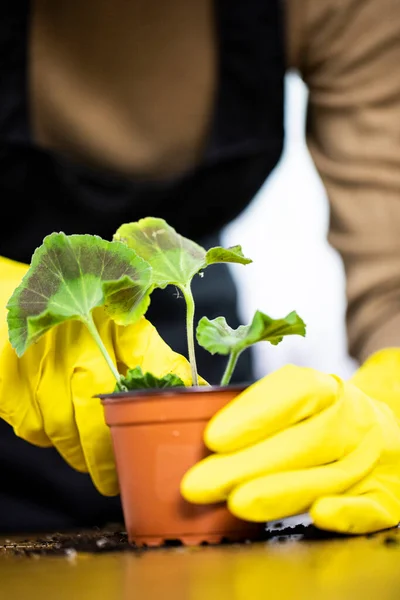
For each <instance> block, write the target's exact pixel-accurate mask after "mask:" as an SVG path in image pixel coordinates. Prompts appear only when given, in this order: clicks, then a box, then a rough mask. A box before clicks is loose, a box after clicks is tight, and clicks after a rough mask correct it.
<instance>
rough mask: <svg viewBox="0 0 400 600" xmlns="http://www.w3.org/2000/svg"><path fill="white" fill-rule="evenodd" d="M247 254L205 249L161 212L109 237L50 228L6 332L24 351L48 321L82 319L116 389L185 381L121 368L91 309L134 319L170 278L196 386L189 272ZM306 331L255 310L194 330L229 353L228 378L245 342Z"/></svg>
mask: <svg viewBox="0 0 400 600" xmlns="http://www.w3.org/2000/svg"><path fill="white" fill-rule="evenodd" d="M251 262H252V260H251V259H250V258H246V257H245V256H244V254H243V252H242V248H241V246H233V247H231V248H222V247H215V248H210V249H209V250H205V249H204V248H203V247H202V246H200V245H199V244H196V243H195V242H193V241H192V240H189V239H188V238H185V237H183V236H181V235H180V234H178V233H177V232H176V231H175V229H173V227H171V226H170V225H168V223H167V222H166V221H165V220H164V219H159V218H155V217H147V218H145V219H141V220H139V221H137V222H135V223H126V224H124V225H122V226H121V227H120V228H119V229H118V231H117V232H116V233H115V235H114V239H113V241H111V242H109V241H106V240H103V239H102V238H100V237H99V236H95V235H65V234H64V233H62V232H61V233H52V234H51V235H49V236H47V237H46V238H45V239H44V241H43V244H42V245H41V246H40V247H39V248H37V249H36V251H35V252H34V254H33V257H32V261H31V265H30V268H29V270H28V272H27V273H26V275H25V276H24V278H23V279H22V281H21V283H20V285H19V286H18V287H17V288H16V289H15V291H14V293H13V295H12V296H11V298H10V300H9V302H8V304H7V308H8V317H7V320H8V330H9V339H10V342H11V345H12V346H13V348H14V349H15V350H16V352H17V354H18V356H21V355H22V354H23V353H24V352H25V351H26V349H27V348H28V347H29V346H30V345H31V344H32V343H34V342H35V341H36V340H38V339H39V338H40V337H41V336H42V335H43V334H44V333H45V332H46V331H48V330H49V329H51V328H52V327H54V326H56V325H59V324H60V323H63V322H64V321H68V320H71V319H75V320H79V321H81V322H82V323H84V324H85V325H86V327H87V328H88V330H89V332H90V333H91V335H92V336H93V338H94V340H95V342H96V343H97V345H98V347H99V350H100V351H101V352H102V354H103V355H104V358H105V359H106V361H107V364H108V366H109V368H110V369H111V371H112V373H113V374H114V376H115V379H116V382H117V383H116V388H115V389H116V391H123V390H128V389H129V390H132V389H142V388H163V387H176V386H183V385H184V383H183V381H182V380H181V379H180V378H179V377H178V376H177V375H175V374H173V373H169V374H167V375H166V376H164V377H162V378H160V379H159V378H157V377H155V376H154V375H153V374H151V373H143V372H142V370H141V368H140V367H134V368H132V369H130V370H129V371H128V372H127V373H126V375H121V374H119V373H118V370H117V367H116V366H115V365H114V363H113V361H112V359H111V357H110V356H109V354H108V352H107V349H106V347H105V345H104V343H103V341H102V339H101V337H100V335H99V332H98V331H97V329H96V326H95V323H94V320H93V316H92V311H93V310H94V309H95V308H98V307H103V308H104V310H105V311H106V312H107V314H108V315H109V317H110V318H111V319H113V320H114V321H115V322H116V323H117V324H119V325H131V324H133V323H135V322H136V321H137V320H138V319H139V318H140V317H141V316H143V315H144V314H145V312H146V310H147V308H148V306H149V303H150V295H151V293H152V291H153V290H154V289H155V288H165V287H166V286H168V285H173V286H175V287H177V288H178V289H179V290H181V292H182V294H183V297H184V299H185V301H186V331H187V344H188V355H189V361H190V365H191V372H192V385H193V386H197V385H199V376H198V373H197V365H196V357H195V344H194V338H195V329H194V314H195V302H194V298H193V294H192V290H191V284H192V280H193V278H194V276H195V275H197V274H202V273H203V271H204V269H206V268H207V267H209V266H210V265H213V264H216V263H237V264H243V265H247V264H249V263H251ZM305 332H306V327H305V324H304V322H303V320H302V319H301V318H300V317H299V316H298V315H297V313H296V312H292V313H290V314H289V315H287V316H286V317H285V318H283V319H272V318H271V317H269V316H268V315H265V314H264V313H262V312H260V311H256V313H255V315H254V317H253V320H252V322H251V323H250V324H249V325H241V326H239V327H238V328H237V329H236V330H234V329H232V328H231V327H230V326H229V325H228V324H227V322H226V320H225V318H224V317H217V318H216V319H213V320H210V319H208V318H207V317H203V318H201V319H200V321H199V323H198V326H197V330H196V337H197V341H198V343H199V344H200V345H201V346H202V347H203V348H205V349H206V350H207V351H209V352H210V353H211V354H216V353H218V354H222V355H227V356H228V363H227V367H226V369H225V373H224V375H223V377H222V380H221V385H227V384H228V383H229V382H230V380H231V377H232V374H233V371H234V368H235V366H236V363H237V360H238V358H239V356H240V354H241V353H242V352H243V351H244V350H246V349H247V348H249V347H250V346H252V345H253V344H256V343H258V342H260V341H268V342H270V343H271V344H274V345H276V344H278V343H280V342H281V341H282V339H283V338H284V337H285V336H287V335H301V336H304V335H305ZM205 375H207V374H205ZM201 383H205V382H204V380H201Z"/></svg>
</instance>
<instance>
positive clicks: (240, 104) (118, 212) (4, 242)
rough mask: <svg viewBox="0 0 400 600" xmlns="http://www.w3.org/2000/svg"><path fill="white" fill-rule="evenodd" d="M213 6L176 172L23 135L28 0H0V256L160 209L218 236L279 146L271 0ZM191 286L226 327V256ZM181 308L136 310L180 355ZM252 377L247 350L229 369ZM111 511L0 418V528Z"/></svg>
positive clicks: (212, 367) (229, 303) (276, 41)
mask: <svg viewBox="0 0 400 600" xmlns="http://www.w3.org/2000/svg"><path fill="white" fill-rule="evenodd" d="M215 13H216V23H217V32H218V41H219V48H218V50H219V72H218V90H217V91H218V93H217V99H216V104H215V107H214V114H213V119H212V126H211V129H210V133H209V138H208V143H207V144H206V148H205V151H204V155H203V156H202V159H201V161H200V162H199V164H198V165H197V166H196V168H194V169H192V170H191V171H190V172H187V173H185V174H184V175H182V176H179V177H178V178H173V179H169V180H165V179H164V180H158V181H157V180H149V181H145V180H143V179H142V178H140V179H139V178H137V179H136V180H135V179H134V178H129V179H128V178H126V177H125V178H124V177H121V176H112V175H110V174H105V173H103V172H101V171H99V170H96V169H91V168H88V167H86V166H82V165H79V164H76V163H74V162H72V161H70V160H67V159H66V158H65V157H64V156H62V155H60V154H57V153H54V152H50V151H47V150H44V149H43V148H40V147H38V146H37V145H36V144H35V141H34V140H33V139H32V137H31V133H30V124H29V106H28V101H29V99H28V93H27V75H28V61H29V59H28V56H27V49H28V44H27V40H28V36H29V22H30V18H29V0H3V2H2V5H1V8H0V94H1V96H0V194H1V195H0V197H1V206H2V217H1V221H0V255H1V256H6V257H8V258H12V259H14V260H18V261H22V262H26V263H28V262H30V259H31V256H32V253H33V251H34V249H35V248H36V247H37V246H39V245H40V244H41V242H42V240H43V238H44V237H45V236H46V235H47V234H49V233H51V232H53V231H64V232H65V233H67V234H70V233H93V234H98V235H100V236H102V237H103V238H105V239H111V238H112V235H113V233H114V232H115V230H116V229H117V227H118V226H119V225H120V224H121V223H123V222H128V221H136V220H137V219H139V218H142V217H145V216H148V215H151V216H155V217H162V218H164V219H166V220H167V221H168V222H169V223H170V224H171V225H172V226H174V227H175V228H176V229H177V231H178V232H179V233H181V234H183V235H186V236H188V237H191V238H193V239H195V240H196V241H197V242H198V243H200V244H202V245H204V246H205V247H206V248H209V247H211V246H214V245H219V244H220V239H219V237H220V231H221V229H222V228H223V227H224V226H225V225H227V224H228V223H229V222H230V221H231V220H232V219H234V218H235V217H236V216H238V215H239V214H240V213H241V211H242V210H243V209H244V208H245V207H246V206H247V205H248V204H249V202H250V201H251V200H252V198H253V197H254V195H255V194H256V193H257V191H258V190H259V189H260V187H261V185H262V184H263V183H264V181H265V179H266V178H267V176H268V175H269V173H270V172H271V170H272V169H273V168H274V167H275V165H276V164H277V162H278V160H279V157H280V154H281V151H282V146H283V78H284V51H283V46H284V44H283V30H282V28H283V19H282V15H281V8H280V2H279V0H246V1H242V2H239V1H233V2H232V0H215ZM194 206H195V207H196V212H195V217H194V218H193V217H192V216H189V215H190V213H193V207H194ZM6 213H7V218H6V216H5V215H6ZM238 243H240V240H238ZM193 293H194V296H195V299H196V316H199V317H200V316H202V315H207V316H208V317H209V318H213V317H216V316H219V315H223V316H225V317H226V319H227V321H228V323H229V324H230V325H231V326H232V327H237V326H238V325H239V324H240V321H239V318H238V314H237V306H236V304H237V297H236V290H235V285H234V282H233V280H232V277H231V275H230V272H229V270H228V268H227V267H226V266H224V265H215V266H213V267H210V268H209V269H208V270H207V271H206V272H205V276H204V278H202V279H200V278H195V279H194V282H193ZM184 313H185V307H184V302H183V300H182V299H181V300H177V299H176V297H175V294H174V290H172V289H168V288H167V290H162V291H161V290H156V291H155V292H154V295H153V300H152V302H151V306H150V309H149V311H148V313H147V316H148V318H149V319H150V320H151V321H152V322H153V323H154V324H155V326H156V327H157V328H158V330H159V332H160V333H161V335H162V336H163V337H164V339H166V341H167V342H168V343H169V344H170V345H171V346H172V347H173V348H174V350H176V351H178V352H181V353H182V354H185V355H186V354H187V352H186V343H185V340H186V336H185V318H184ZM197 356H198V367H199V372H200V373H204V374H206V376H207V378H208V380H209V381H210V382H212V383H216V382H218V380H219V378H220V376H221V374H222V372H223V369H224V367H225V362H226V360H225V358H224V357H216V356H213V357H211V355H210V354H208V353H207V352H205V351H204V350H202V349H201V348H198V347H197ZM252 378H253V373H252V363H251V353H250V352H249V351H247V353H244V354H243V355H242V357H241V360H240V361H239V364H238V367H237V369H236V373H235V376H234V381H237V382H239V381H242V382H243V381H251V380H252ZM17 401H18V399H17V398H16V402H17ZM55 401H56V399H55ZM121 521H122V513H121V507H120V501H119V498H111V499H110V498H104V497H102V496H101V495H100V494H99V493H98V492H97V491H96V490H95V488H94V486H93V485H92V483H91V480H90V478H89V476H88V475H83V474H80V473H77V472H75V471H73V470H72V469H71V468H70V467H69V466H68V465H67V464H66V463H64V461H63V460H62V459H61V457H60V456H59V455H58V453H57V452H56V451H55V450H54V449H51V448H50V449H42V448H36V447H34V446H32V445H30V444H28V443H26V442H24V441H22V440H21V439H19V438H17V437H16V436H15V435H14V433H13V431H12V429H11V428H10V427H9V426H8V425H7V424H6V423H4V422H3V421H0V532H3V533H6V532H17V531H24V532H29V531H45V530H52V531H54V530H66V529H70V528H74V527H84V526H92V525H98V526H102V525H104V524H106V523H110V522H121Z"/></svg>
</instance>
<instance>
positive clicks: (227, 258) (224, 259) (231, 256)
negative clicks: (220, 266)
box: [206, 246, 253, 265]
mask: <svg viewBox="0 0 400 600" xmlns="http://www.w3.org/2000/svg"><path fill="white" fill-rule="evenodd" d="M252 262H253V261H252V260H251V258H246V257H245V256H244V254H243V252H242V247H241V246H232V247H231V248H221V246H216V247H215V248H210V249H209V250H208V252H207V254H206V263H207V265H213V264H215V263H239V264H241V265H249V264H250V263H252Z"/></svg>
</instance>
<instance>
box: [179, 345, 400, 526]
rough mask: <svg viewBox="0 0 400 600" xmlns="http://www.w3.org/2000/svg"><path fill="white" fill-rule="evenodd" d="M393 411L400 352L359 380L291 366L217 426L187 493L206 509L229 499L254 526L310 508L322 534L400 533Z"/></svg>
mask: <svg viewBox="0 0 400 600" xmlns="http://www.w3.org/2000/svg"><path fill="white" fill-rule="evenodd" d="M360 388H364V390H365V392H367V393H365V392H364V391H362V390H361V389H360ZM367 394H368V395H367ZM389 404H390V406H391V407H392V408H390V406H389ZM395 411H396V412H397V413H400V350H396V349H393V350H387V351H384V352H383V353H378V354H377V355H375V356H373V357H371V359H370V360H369V361H367V362H366V363H365V364H364V365H363V367H362V368H361V369H360V370H359V371H358V372H357V373H356V374H355V376H354V378H353V381H352V382H344V381H342V380H340V379H339V378H338V377H336V376H333V375H327V374H323V373H321V372H318V371H316V370H314V369H310V368H303V367H295V366H291V365H289V366H285V367H283V368H281V369H279V370H277V371H276V372H274V373H272V374H271V375H268V376H266V377H265V378H263V379H261V380H260V381H258V382H257V383H255V384H253V385H252V386H250V387H249V388H248V389H247V390H245V391H244V392H243V393H242V394H240V395H239V396H238V397H237V398H236V399H235V400H233V401H232V402H231V403H230V404H229V405H228V406H226V407H225V408H223V409H222V410H221V411H220V412H219V413H218V414H217V415H216V416H215V417H214V418H213V419H211V421H210V422H209V424H208V426H207V428H206V431H205V442H206V444H207V446H208V447H209V448H210V449H211V450H212V451H214V452H215V453H216V454H213V455H211V456H209V457H207V458H206V459H204V460H203V461H201V462H200V463H198V464H197V465H195V466H194V467H192V468H191V469H190V470H189V471H188V472H187V473H186V475H185V476H184V478H183V480H182V484H181V492H182V495H183V496H184V498H186V499H187V500H188V501H191V502H195V503H201V504H202V503H212V502H219V501H224V500H226V501H227V505H228V508H229V509H230V511H231V512H232V513H233V514H234V515H236V516H237V517H239V518H243V519H245V520H249V521H258V522H267V521H270V520H275V519H282V518H285V517H289V516H292V515H296V514H302V513H304V512H307V511H308V512H309V513H310V516H311V518H312V520H313V523H314V524H315V525H316V526H317V527H319V528H321V529H326V530H330V531H336V532H341V533H353V534H362V533H367V532H372V531H378V530H381V529H386V528H389V527H393V526H396V525H397V524H398V523H399V522H400V427H399V421H398V418H397V415H396V414H395Z"/></svg>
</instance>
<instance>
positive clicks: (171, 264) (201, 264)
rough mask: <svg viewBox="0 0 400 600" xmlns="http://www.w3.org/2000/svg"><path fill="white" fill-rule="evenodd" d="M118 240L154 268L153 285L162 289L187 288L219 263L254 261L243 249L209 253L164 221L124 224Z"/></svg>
mask: <svg viewBox="0 0 400 600" xmlns="http://www.w3.org/2000/svg"><path fill="white" fill-rule="evenodd" d="M114 239H115V240H119V241H121V242H124V243H125V244H127V245H128V246H129V247H130V248H133V250H135V252H137V254H138V255H139V256H141V257H142V258H144V259H145V260H146V261H147V262H148V263H149V264H150V265H151V267H152V271H153V279H152V281H153V284H154V286H155V287H160V288H164V287H166V286H167V285H176V286H177V287H185V286H186V285H187V284H188V283H190V281H191V280H192V279H193V277H194V275H196V273H198V272H199V271H202V270H203V269H205V268H206V267H207V266H208V265H211V264H214V263H217V262H232V263H242V264H247V263H249V262H251V260H250V259H248V258H245V257H244V256H243V253H242V250H241V247H240V246H234V247H233V248H227V249H226V248H219V247H217V248H211V249H210V250H208V252H207V251H206V250H205V249H204V248H202V246H199V245H198V244H196V243H195V242H193V241H191V240H189V239H188V238H185V237H183V236H182V235H180V234H179V233H177V232H176V231H175V229H174V228H173V227H171V226H170V225H168V223H167V222H166V221H165V220H164V219H158V218H155V217H146V218H145V219H141V220H139V221H137V222H135V223H126V224H124V225H121V227H120V228H119V229H118V231H117V232H116V233H115V235H114Z"/></svg>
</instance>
